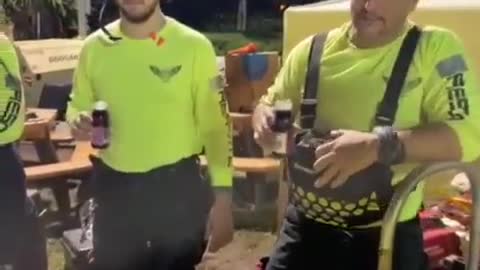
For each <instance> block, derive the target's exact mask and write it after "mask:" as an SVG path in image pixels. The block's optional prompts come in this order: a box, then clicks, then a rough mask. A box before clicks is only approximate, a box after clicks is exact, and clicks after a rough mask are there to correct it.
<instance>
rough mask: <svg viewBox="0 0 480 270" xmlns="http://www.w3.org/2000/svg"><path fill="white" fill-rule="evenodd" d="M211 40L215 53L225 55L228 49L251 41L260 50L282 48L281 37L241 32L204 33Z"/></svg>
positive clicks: (279, 49) (278, 49)
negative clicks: (267, 36)
mask: <svg viewBox="0 0 480 270" xmlns="http://www.w3.org/2000/svg"><path fill="white" fill-rule="evenodd" d="M205 35H206V36H207V37H208V38H209V39H210V40H211V41H212V43H213V46H214V47H215V51H216V53H217V55H225V54H227V52H228V51H230V50H234V49H237V48H240V47H243V46H245V45H246V44H248V43H250V42H253V43H255V44H257V46H258V47H259V49H260V50H261V51H278V52H280V51H281V49H282V40H281V37H280V36H278V37H269V38H266V37H260V36H257V35H253V36H252V35H248V34H243V33H205Z"/></svg>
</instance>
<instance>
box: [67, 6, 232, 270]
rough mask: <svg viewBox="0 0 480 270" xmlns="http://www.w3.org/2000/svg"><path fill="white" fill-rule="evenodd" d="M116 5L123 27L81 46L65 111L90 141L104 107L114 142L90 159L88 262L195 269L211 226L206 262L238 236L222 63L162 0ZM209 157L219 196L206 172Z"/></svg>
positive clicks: (110, 27)
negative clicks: (202, 160)
mask: <svg viewBox="0 0 480 270" xmlns="http://www.w3.org/2000/svg"><path fill="white" fill-rule="evenodd" d="M116 4H117V5H118V7H119V9H120V15H121V17H120V19H119V20H118V21H115V22H113V23H111V24H109V25H107V26H106V27H105V28H104V29H103V30H102V31H97V32H95V33H93V34H92V35H90V36H89V37H88V38H87V39H86V41H85V45H84V47H83V49H82V52H81V54H80V58H79V63H78V66H77V68H76V71H75V74H74V88H73V92H72V99H71V102H70V103H69V106H68V110H67V118H68V121H69V122H70V124H71V125H72V127H73V130H74V133H75V134H77V136H79V137H85V135H89V134H90V132H91V131H92V122H91V117H90V114H91V112H92V109H93V106H94V103H96V102H97V101H103V102H105V103H106V104H107V105H108V109H107V110H108V113H109V118H110V127H109V128H110V132H111V140H110V144H109V147H108V148H106V149H102V150H100V151H99V155H98V158H92V161H93V164H94V170H93V180H92V189H93V198H94V200H95V202H96V204H97V205H96V208H95V211H94V229H93V242H94V243H93V245H94V248H93V252H92V258H91V260H92V264H93V267H94V268H95V269H102V270H108V269H112V270H113V269H115V270H121V269H138V270H142V269H165V270H187V269H194V266H195V265H196V264H198V263H199V262H200V261H201V259H202V255H203V254H202V251H203V250H204V248H205V247H204V244H205V234H206V233H205V232H206V230H207V228H206V227H207V221H208V220H209V222H208V223H209V224H210V225H211V228H210V226H209V228H208V229H209V230H211V237H210V241H209V243H208V247H209V248H208V250H207V251H206V253H205V254H207V255H211V253H214V252H216V251H217V250H218V249H219V248H221V247H223V246H224V245H225V244H227V243H228V242H229V241H230V240H231V238H232V234H233V225H232V223H233V222H232V214H231V209H230V207H231V194H230V188H231V184H232V174H233V169H232V164H231V159H232V153H231V124H230V121H229V117H228V113H227V112H228V110H227V108H226V104H225V99H224V96H223V79H222V77H221V76H220V75H219V71H218V68H217V66H216V55H215V52H214V49H213V47H212V45H211V43H210V42H209V40H207V38H206V37H204V36H203V35H202V34H200V33H198V32H196V31H195V30H193V29H191V28H189V27H187V26H185V25H183V24H181V23H180V22H178V21H176V20H175V19H173V18H170V17H168V16H165V15H164V14H163V13H162V11H161V9H160V5H159V2H158V1H157V0H117V1H116ZM203 150H205V154H206V158H207V162H208V172H209V175H210V179H211V182H212V185H213V189H212V188H211V186H210V183H208V182H207V181H206V180H204V179H203V178H202V176H201V173H200V169H201V168H200V164H199V154H201V153H202V151H203ZM212 191H213V192H212ZM212 204H213V207H212ZM210 209H212V211H211V212H210ZM209 214H210V216H209ZM204 257H205V256H204ZM207 257H210V256H207Z"/></svg>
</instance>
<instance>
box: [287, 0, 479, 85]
mask: <svg viewBox="0 0 480 270" xmlns="http://www.w3.org/2000/svg"><path fill="white" fill-rule="evenodd" d="M349 5H350V0H329V1H323V2H320V3H314V4H309V5H303V6H296V7H290V8H288V9H287V10H286V11H285V16H284V26H285V28H284V29H285V33H284V41H283V50H284V56H285V55H286V54H288V52H289V51H290V50H291V49H292V48H293V47H294V46H295V44H297V43H298V42H299V41H301V40H302V39H304V38H306V37H307V36H309V35H311V34H314V33H318V32H324V31H328V30H330V29H332V28H335V27H338V26H339V25H341V24H342V23H344V22H346V21H348V20H349V16H350V11H349ZM411 18H412V19H413V21H415V22H417V23H419V24H432V25H438V26H442V27H446V28H448V29H451V30H453V31H454V32H455V33H456V34H457V35H458V36H460V38H461V39H462V40H463V42H464V44H465V47H466V49H467V52H468V54H469V56H470V57H473V59H474V65H475V68H476V70H477V73H478V77H480V35H478V34H477V30H478V29H477V28H476V27H477V26H478V25H479V22H480V1H478V0H420V2H419V4H418V8H417V10H416V11H415V12H414V14H413V15H412V17H411Z"/></svg>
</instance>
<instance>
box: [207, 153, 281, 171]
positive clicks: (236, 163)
mask: <svg viewBox="0 0 480 270" xmlns="http://www.w3.org/2000/svg"><path fill="white" fill-rule="evenodd" d="M200 163H201V165H202V167H206V166H207V160H206V158H205V157H204V156H201V157H200ZM280 163H281V162H280V161H279V160H277V159H274V158H243V157H234V158H233V160H232V165H233V168H234V170H235V171H240V172H246V173H273V172H278V170H279V169H280V165H281V164H280Z"/></svg>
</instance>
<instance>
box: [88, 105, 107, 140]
mask: <svg viewBox="0 0 480 270" xmlns="http://www.w3.org/2000/svg"><path fill="white" fill-rule="evenodd" d="M107 108H108V105H107V103H106V102H104V101H98V102H96V103H95V107H94V109H93V112H92V138H91V144H92V147H93V148H96V149H105V148H107V147H108V146H109V145H110V119H109V117H108V111H107Z"/></svg>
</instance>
